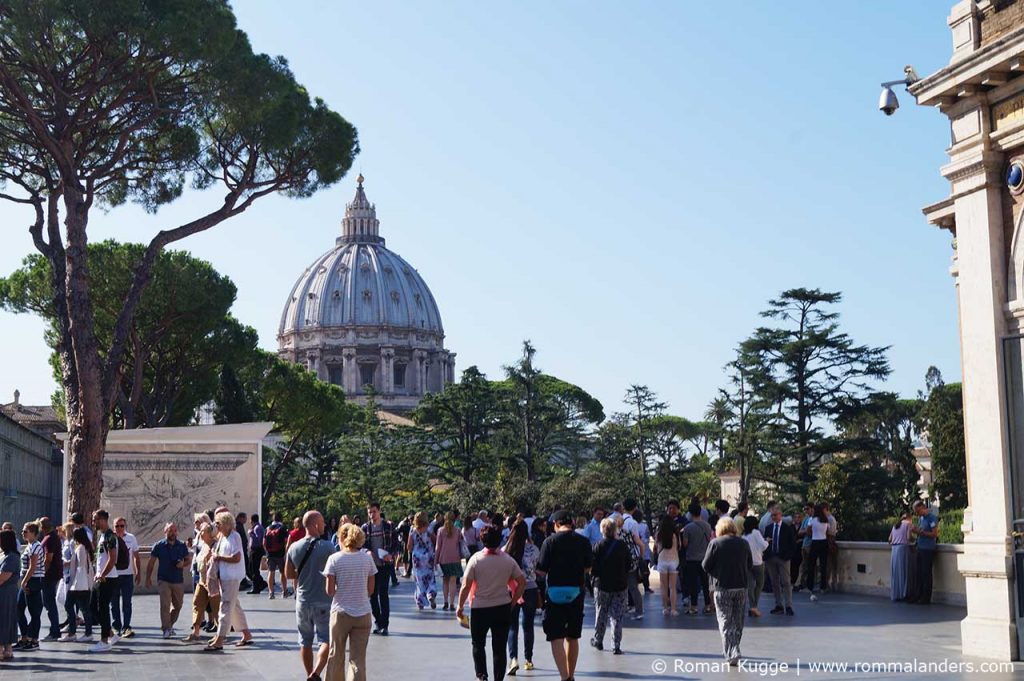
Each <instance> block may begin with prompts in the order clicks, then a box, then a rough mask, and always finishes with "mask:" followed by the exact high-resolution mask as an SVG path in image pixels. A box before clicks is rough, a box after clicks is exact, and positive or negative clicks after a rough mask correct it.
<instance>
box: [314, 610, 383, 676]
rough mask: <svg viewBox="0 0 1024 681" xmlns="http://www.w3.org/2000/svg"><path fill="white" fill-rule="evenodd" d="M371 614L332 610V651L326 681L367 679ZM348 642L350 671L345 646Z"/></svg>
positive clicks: (328, 659) (328, 660)
mask: <svg viewBox="0 0 1024 681" xmlns="http://www.w3.org/2000/svg"><path fill="white" fill-rule="evenodd" d="M372 621H373V620H372V619H371V617H370V613H367V614H365V615H363V616H362V617H352V616H351V615H346V614H345V613H343V612H332V613H331V651H330V653H329V655H328V656H327V673H326V677H325V679H324V681H366V644H367V643H369V641H370V624H371V622H372ZM346 645H348V666H347V672H348V673H347V674H346V665H345V646H346Z"/></svg>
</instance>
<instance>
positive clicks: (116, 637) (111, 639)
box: [107, 634, 121, 645]
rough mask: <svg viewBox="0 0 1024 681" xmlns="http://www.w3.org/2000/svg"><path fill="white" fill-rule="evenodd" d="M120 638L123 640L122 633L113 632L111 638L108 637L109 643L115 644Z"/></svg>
mask: <svg viewBox="0 0 1024 681" xmlns="http://www.w3.org/2000/svg"><path fill="white" fill-rule="evenodd" d="M120 640H121V636H120V634H111V635H110V638H108V639H107V643H108V644H109V645H114V644H115V643H117V642H118V641H120Z"/></svg>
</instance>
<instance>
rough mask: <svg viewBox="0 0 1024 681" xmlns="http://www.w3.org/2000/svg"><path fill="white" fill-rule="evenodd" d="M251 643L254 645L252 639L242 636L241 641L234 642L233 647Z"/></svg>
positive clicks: (242, 646) (241, 646)
mask: <svg viewBox="0 0 1024 681" xmlns="http://www.w3.org/2000/svg"><path fill="white" fill-rule="evenodd" d="M251 645H254V644H253V640H252V639H251V638H244V639H242V640H241V641H239V642H238V643H236V644H235V647H236V648H245V647H246V646H251Z"/></svg>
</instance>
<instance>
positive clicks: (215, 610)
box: [192, 584, 220, 627]
mask: <svg viewBox="0 0 1024 681" xmlns="http://www.w3.org/2000/svg"><path fill="white" fill-rule="evenodd" d="M206 606H210V619H211V620H216V619H217V618H218V617H219V615H220V596H212V597H211V596H210V592H209V591H207V589H206V585H205V584H196V592H195V593H194V594H193V595H192V626H193V627H195V626H196V625H197V624H199V623H200V622H202V621H203V620H204V619H206Z"/></svg>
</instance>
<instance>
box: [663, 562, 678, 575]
mask: <svg viewBox="0 0 1024 681" xmlns="http://www.w3.org/2000/svg"><path fill="white" fill-rule="evenodd" d="M658 572H665V573H669V572H679V561H678V560H659V561H658Z"/></svg>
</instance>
